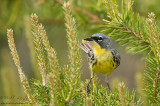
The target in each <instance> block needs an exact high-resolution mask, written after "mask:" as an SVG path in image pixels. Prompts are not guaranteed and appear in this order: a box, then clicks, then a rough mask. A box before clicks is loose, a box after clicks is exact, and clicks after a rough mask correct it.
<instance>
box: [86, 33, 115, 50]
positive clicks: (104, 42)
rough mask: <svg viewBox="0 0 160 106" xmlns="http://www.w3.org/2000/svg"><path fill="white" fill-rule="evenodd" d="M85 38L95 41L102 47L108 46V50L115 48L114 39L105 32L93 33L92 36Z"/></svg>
mask: <svg viewBox="0 0 160 106" xmlns="http://www.w3.org/2000/svg"><path fill="white" fill-rule="evenodd" d="M84 40H87V41H94V42H96V43H98V44H99V45H100V47H101V48H106V49H107V50H110V49H114V48H115V47H114V44H113V41H112V40H111V39H110V38H109V37H108V36H107V35H105V34H103V33H96V34H93V35H92V36H91V37H89V38H86V39H84Z"/></svg>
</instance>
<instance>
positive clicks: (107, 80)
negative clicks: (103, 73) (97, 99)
mask: <svg viewBox="0 0 160 106" xmlns="http://www.w3.org/2000/svg"><path fill="white" fill-rule="evenodd" d="M106 82H107V87H108V89H109V92H110V93H111V92H112V91H111V88H110V86H109V79H108V77H107V79H106Z"/></svg>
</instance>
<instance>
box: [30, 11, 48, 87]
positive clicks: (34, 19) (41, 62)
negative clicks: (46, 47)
mask: <svg viewBox="0 0 160 106" xmlns="http://www.w3.org/2000/svg"><path fill="white" fill-rule="evenodd" d="M31 21H32V27H33V35H34V44H35V48H36V52H37V57H38V64H39V67H40V73H41V75H42V84H43V86H45V85H46V65H45V60H44V54H43V52H42V46H41V38H40V35H39V29H38V26H39V25H38V16H37V15H36V14H33V15H32V16H31Z"/></svg>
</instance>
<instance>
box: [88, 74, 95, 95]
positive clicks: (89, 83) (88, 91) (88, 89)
mask: <svg viewBox="0 0 160 106" xmlns="http://www.w3.org/2000/svg"><path fill="white" fill-rule="evenodd" d="M93 76H94V73H93V72H92V73H91V78H90V80H89V82H88V84H87V87H86V92H87V93H88V94H89V93H90V90H89V84H90V83H91V81H92V78H93Z"/></svg>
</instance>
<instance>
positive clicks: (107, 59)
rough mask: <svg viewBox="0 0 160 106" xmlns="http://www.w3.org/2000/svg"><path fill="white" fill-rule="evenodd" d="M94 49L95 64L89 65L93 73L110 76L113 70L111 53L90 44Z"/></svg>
mask: <svg viewBox="0 0 160 106" xmlns="http://www.w3.org/2000/svg"><path fill="white" fill-rule="evenodd" d="M92 46H93V48H94V58H95V60H96V62H95V63H94V64H91V69H92V71H93V72H96V73H101V74H106V75H110V74H111V73H112V71H113V70H114V69H115V65H114V61H113V56H112V54H111V51H109V50H106V49H105V48H101V47H100V46H99V45H98V44H97V43H95V42H92Z"/></svg>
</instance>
